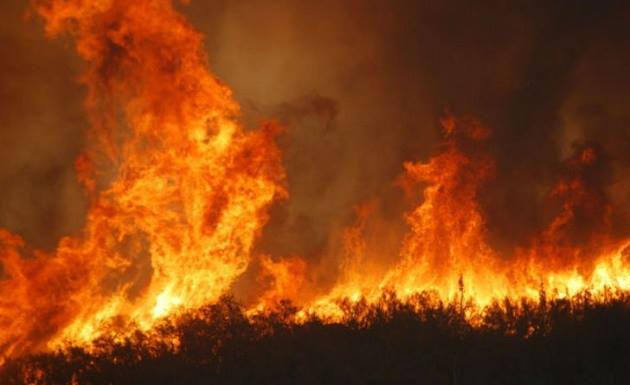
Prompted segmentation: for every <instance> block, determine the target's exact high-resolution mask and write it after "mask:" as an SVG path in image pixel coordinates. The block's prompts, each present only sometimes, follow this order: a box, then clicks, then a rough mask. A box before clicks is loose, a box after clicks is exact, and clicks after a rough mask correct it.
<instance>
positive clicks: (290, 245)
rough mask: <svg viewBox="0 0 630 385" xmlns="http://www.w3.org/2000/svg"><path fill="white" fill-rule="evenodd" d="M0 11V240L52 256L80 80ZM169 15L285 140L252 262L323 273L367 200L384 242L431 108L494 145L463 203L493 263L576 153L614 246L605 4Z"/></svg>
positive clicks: (358, 5) (236, 6)
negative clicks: (599, 168)
mask: <svg viewBox="0 0 630 385" xmlns="http://www.w3.org/2000/svg"><path fill="white" fill-rule="evenodd" d="M1 7H2V18H3V19H4V20H3V29H2V30H1V35H0V36H1V39H2V42H3V47H4V48H3V49H4V50H5V51H6V54H4V55H3V56H4V57H10V58H12V59H13V60H3V62H2V64H1V65H2V70H1V71H0V76H1V77H2V82H1V84H2V85H3V86H2V89H1V90H0V98H1V101H2V103H1V105H0V122H1V128H0V135H1V137H2V143H3V144H4V148H5V151H3V152H2V155H1V156H2V158H1V159H0V163H1V165H2V166H0V179H1V180H2V183H3V184H2V186H3V189H2V191H1V192H0V194H1V196H0V226H2V227H7V228H9V229H10V230H13V231H16V232H18V233H20V234H21V235H23V236H24V237H25V238H26V239H27V241H29V242H30V243H33V244H35V245H37V246H41V247H45V248H52V247H53V246H54V244H55V243H56V241H57V240H58V238H59V237H60V236H61V235H63V234H68V233H72V232H73V231H77V230H78V229H79V228H80V227H81V221H82V218H83V216H84V204H83V203H82V202H83V201H82V195H81V193H80V188H79V187H78V184H77V183H76V182H75V181H74V171H73V161H74V158H75V157H76V155H77V154H78V152H79V149H80V148H81V146H82V141H83V139H82V132H83V131H84V127H85V125H86V124H85V117H84V116H83V113H82V112H81V103H82V102H81V100H82V97H83V95H82V93H83V92H82V90H81V88H80V87H79V86H78V85H77V82H76V81H75V79H74V76H75V75H76V74H77V73H79V72H80V71H79V70H78V68H77V67H78V64H77V60H76V58H75V57H73V56H72V53H71V50H70V49H63V48H62V46H64V45H67V44H64V43H55V42H50V41H44V40H45V39H44V38H43V37H41V36H42V33H41V28H40V26H38V25H37V23H35V22H33V21H27V22H24V21H23V19H22V17H21V16H22V13H23V11H24V10H25V4H24V3H23V2H22V1H20V0H10V1H6V2H3V4H2V5H1ZM180 9H181V10H182V11H183V12H185V13H186V14H187V16H188V18H189V19H190V20H191V21H192V23H193V24H194V25H195V26H196V27H197V28H199V29H200V30H201V31H202V32H203V34H204V36H205V38H206V41H205V44H206V48H207V51H208V53H209V59H210V63H211V66H212V68H213V71H214V72H215V73H217V74H218V76H219V77H220V78H221V79H222V81H224V82H225V83H227V84H229V85H230V87H231V88H233V89H234V91H235V96H236V98H237V99H238V100H239V102H240V103H241V105H242V106H243V114H244V116H245V120H246V121H247V122H248V123H249V125H250V126H252V127H253V126H255V125H256V124H257V123H258V122H259V121H260V120H261V119H263V118H268V117H271V118H275V119H277V120H279V121H280V122H282V123H283V124H284V125H285V126H286V128H287V130H286V133H285V135H284V137H283V138H282V145H283V147H284V150H285V151H284V154H285V155H284V156H285V165H286V168H287V173H288V183H289V192H290V195H291V196H290V199H288V200H286V201H285V202H284V203H280V204H278V205H277V206H276V207H275V208H274V209H273V211H272V218H271V221H270V223H269V224H268V225H267V227H266V228H265V230H264V234H263V237H262V239H261V240H260V242H259V244H258V250H259V252H261V253H267V254H271V255H275V256H289V255H301V256H305V257H307V258H308V259H309V261H317V260H318V259H321V258H323V259H325V257H324V256H325V255H326V254H327V253H330V248H331V247H334V245H335V244H337V243H338V242H337V240H335V239H334V237H335V236H334V235H332V234H339V233H340V231H339V230H340V229H341V228H344V227H346V226H348V225H349V224H350V223H352V221H353V220H354V211H353V210H354V207H356V206H357V205H360V204H362V203H363V202H365V201H368V200H373V199H377V200H378V201H379V205H378V207H379V209H378V210H376V213H375V214H374V215H377V216H378V217H379V218H378V222H379V223H382V224H383V225H382V227H383V231H381V233H383V234H384V233H385V232H386V230H387V229H388V228H396V229H398V228H401V227H402V226H403V224H402V219H401V218H402V216H401V215H400V214H401V213H402V212H404V211H405V210H406V209H407V208H408V206H407V205H406V204H405V203H404V199H403V195H402V192H401V191H400V188H399V187H398V186H397V185H396V183H395V180H396V179H397V178H398V176H399V175H400V174H401V173H402V166H401V165H402V163H403V162H404V161H418V160H425V159H427V158H428V157H429V155H430V154H432V153H433V152H434V150H435V149H436V145H437V142H438V138H439V127H438V126H439V124H438V119H439V117H440V116H441V115H442V114H443V113H444V111H445V109H449V110H451V111H453V112H454V113H456V114H464V115H469V116H475V117H477V118H479V119H480V120H481V121H482V122H483V123H484V124H485V125H486V126H488V127H489V128H490V129H492V130H493V132H494V134H493V136H492V138H491V139H490V142H489V143H488V145H489V147H490V151H491V152H492V155H493V156H494V157H495V158H496V160H497V172H496V177H495V179H494V180H492V181H490V182H489V183H488V184H487V185H486V187H485V188H484V190H483V191H482V193H481V199H482V206H483V212H484V213H485V214H486V216H487V220H488V226H489V230H490V238H491V239H490V242H491V243H492V244H493V246H494V247H496V248H498V249H501V250H511V249H512V248H513V247H514V246H515V245H523V244H524V243H526V242H527V240H528V239H530V238H531V236H532V234H535V233H538V232H540V231H541V230H542V229H544V227H545V226H546V224H547V223H548V221H549V219H550V218H552V217H553V216H554V214H555V212H556V211H557V208H554V207H553V205H552V204H551V205H550V204H548V203H547V200H548V194H549V191H550V190H551V189H552V187H553V186H554V183H555V182H554V179H555V178H556V177H557V170H558V169H560V168H561V167H562V164H563V160H564V159H566V158H569V157H571V156H572V151H573V150H572V149H573V148H574V144H576V143H586V142H589V143H590V142H596V143H599V145H600V146H601V151H602V152H604V153H606V154H608V157H609V159H610V162H609V165H610V166H609V167H610V170H611V171H610V172H612V176H611V177H610V178H605V179H602V178H599V179H597V178H595V179H597V180H604V181H605V182H606V184H607V185H606V186H603V188H604V190H605V193H606V194H607V196H608V198H609V199H610V200H611V202H612V204H613V206H614V207H615V215H616V216H617V218H616V219H615V220H614V222H615V225H614V227H615V232H616V233H617V234H627V232H628V222H627V220H625V219H624V218H627V217H628V216H629V214H630V212H629V207H630V194H629V193H628V192H629V191H630V185H629V182H627V181H628V180H630V171H629V170H630V167H629V166H630V156H629V155H628V151H627V149H628V148H629V145H630V128H629V127H630V124H629V123H630V113H629V112H628V109H627V107H626V106H625V100H627V99H628V97H629V96H630V89H629V88H628V87H627V84H629V83H630V82H629V80H630V79H628V77H629V76H630V73H629V72H628V70H627V68H628V63H629V61H630V59H629V58H630V54H629V53H628V52H630V51H629V50H628V48H630V44H629V41H628V38H627V37H626V36H627V33H624V32H625V30H626V29H627V27H626V26H627V25H628V18H629V16H628V15H630V12H629V8H628V7H627V6H626V5H624V4H623V3H622V2H615V1H613V2H592V1H577V2H548V1H516V2H509V3H506V2H499V1H491V2H485V3H483V4H481V3H478V2H469V1H452V0H450V1H442V2H409V1H402V0H401V1H359V0H354V1H344V2H339V1H332V0H325V1H319V2H304V1H297V0H277V1H273V2H269V1H262V0H254V1H248V2H241V1H234V0H221V1H205V0H193V1H192V2H191V4H189V5H181V6H180ZM606 172H608V171H606ZM375 234H376V237H378V234H379V232H378V231H376V232H375ZM383 238H388V239H389V238H390V235H383ZM376 241H378V239H377V240H376ZM388 242H389V241H388ZM391 243H392V244H395V242H391ZM393 252H397V250H393Z"/></svg>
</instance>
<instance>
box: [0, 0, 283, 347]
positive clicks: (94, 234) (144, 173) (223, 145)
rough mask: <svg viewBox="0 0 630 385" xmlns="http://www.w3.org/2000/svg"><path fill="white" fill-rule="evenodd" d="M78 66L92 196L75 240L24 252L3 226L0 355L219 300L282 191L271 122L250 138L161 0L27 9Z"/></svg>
mask: <svg viewBox="0 0 630 385" xmlns="http://www.w3.org/2000/svg"><path fill="white" fill-rule="evenodd" d="M34 6H35V9H36V10H37V11H38V12H39V13H40V14H41V15H42V16H43V17H44V19H45V20H46V23H47V24H46V30H47V32H48V33H49V34H51V35H56V34H58V33H61V32H64V31H68V32H70V33H71V34H72V36H74V38H75V39H76V42H77V51H78V52H79V54H80V55H81V57H83V58H84V59H85V61H86V62H87V63H88V69H87V72H86V73H85V74H84V76H83V78H82V79H83V82H84V83H85V85H86V86H87V88H88V96H87V100H86V108H87V110H88V112H89V114H90V118H91V122H92V128H91V131H90V132H89V135H88V138H89V139H90V143H91V146H90V147H89V148H88V149H87V150H86V152H85V153H84V154H82V156H81V157H80V158H79V160H78V161H77V169H78V172H79V175H80V180H81V181H82V182H83V183H84V185H85V186H86V189H87V191H88V194H89V196H90V199H91V206H90V209H89V212H88V214H87V219H86V225H85V229H84V230H83V234H82V235H81V236H80V237H76V238H65V239H63V240H61V242H60V243H59V247H58V248H57V250H56V252H55V253H53V254H51V255H46V254H44V253H42V252H38V251H34V252H33V253H32V254H33V256H32V257H29V256H27V255H25V252H27V251H28V250H26V249H25V245H24V242H23V241H22V240H20V239H19V238H18V237H16V236H13V235H10V234H8V233H6V232H3V233H1V234H0V236H1V237H2V254H1V258H2V263H3V265H4V270H5V275H6V276H7V279H5V280H3V281H1V282H0V296H1V298H2V300H1V301H2V302H0V325H1V326H2V330H3V331H2V333H0V351H3V352H4V354H5V355H12V354H18V353H21V352H25V351H29V350H33V349H40V348H43V347H45V344H48V345H51V344H55V343H57V342H60V341H63V340H65V339H70V340H72V341H82V340H85V341H89V340H90V339H92V338H94V337H95V334H96V333H97V331H98V329H99V325H100V324H101V323H102V322H109V321H111V320H112V319H113V317H118V319H119V320H124V322H134V323H136V324H137V325H138V326H139V327H143V328H147V327H149V326H151V324H152V323H153V322H154V320H155V319H158V318H159V317H161V316H164V315H167V314H169V313H171V312H172V311H174V310H175V309H177V308H180V307H186V308H191V307H197V306H200V305H202V304H204V303H207V302H210V301H213V300H216V299H217V298H218V297H219V296H220V295H221V294H223V293H224V292H225V291H226V290H227V288H228V287H229V286H230V284H231V283H232V281H233V280H234V279H235V278H236V277H237V276H239V275H240V274H241V273H242V272H243V271H244V270H245V268H246V267H247V265H248V262H249V259H250V252H251V248H252V244H253V241H254V238H255V237H256V235H257V234H258V233H259V231H260V229H261V227H262V225H263V224H264V223H265V221H266V219H267V215H266V209H267V208H268V206H269V205H270V203H271V202H272V201H273V200H274V199H276V198H278V197H282V196H284V195H285V191H284V189H283V186H282V180H283V176H284V174H283V169H282V167H281V161H280V153H279V151H278V149H277V148H276V146H275V145H274V143H273V137H274V133H275V132H276V131H277V129H275V128H274V127H273V125H266V126H265V127H263V128H262V129H261V130H258V131H256V132H251V133H246V132H244V131H243V129H242V128H241V127H240V126H239V124H238V121H237V116H238V105H237V104H236V103H235V102H234V100H233V99H232V95H231V92H230V90H229V89H228V88H227V87H225V86H224V85H222V84H221V83H220V82H219V81H218V80H217V79H216V78H215V77H214V76H213V75H212V74H211V73H210V71H209V70H208V65H207V63H206V58H205V56H204V54H203V52H202V37H201V35H200V34H199V33H198V32H196V31H195V30H194V29H193V28H192V27H191V26H190V25H189V24H188V23H187V22H186V21H185V20H184V19H183V18H182V17H181V16H180V15H179V14H177V13H176V12H175V10H174V9H173V7H172V5H171V2H170V1H166V0H139V1H127V0H103V1H83V0H72V1H66V0H63V1H62V0H53V1H41V2H37V3H35V5H34Z"/></svg>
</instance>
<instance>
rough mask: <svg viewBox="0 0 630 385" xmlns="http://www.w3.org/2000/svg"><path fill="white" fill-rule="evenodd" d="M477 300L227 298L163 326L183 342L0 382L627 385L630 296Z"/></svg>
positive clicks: (46, 363)
mask: <svg viewBox="0 0 630 385" xmlns="http://www.w3.org/2000/svg"><path fill="white" fill-rule="evenodd" d="M469 307H470V304H463V303H461V302H457V301H454V302H453V303H451V304H445V303H442V302H440V301H437V300H435V299H434V298H432V297H431V296H430V295H419V296H417V297H415V298H413V299H412V300H410V301H409V302H408V303H401V302H400V301H398V300H397V299H395V298H394V297H393V296H392V295H385V296H384V297H383V298H382V300H381V301H380V303H379V304H377V305H373V306H367V305H365V304H361V303H360V304H357V305H346V306H345V314H346V320H345V321H344V322H342V323H327V322H323V321H322V320H320V319H317V318H312V319H310V320H309V321H307V322H305V323H301V324H295V323H293V322H291V321H290V320H291V319H292V317H293V314H295V310H296V309H295V308H294V307H292V306H291V305H290V304H287V303H283V304H281V305H279V306H278V308H277V309H276V310H275V311H274V312H270V313H268V314H266V315H264V316H257V317H253V318H248V317H246V316H245V315H244V314H243V311H242V309H241V307H239V305H238V304H237V303H235V302H234V301H233V300H232V299H230V298H225V299H223V300H222V301H221V302H219V303H218V304H216V305H212V306H208V307H205V308H203V309H200V310H198V311H197V312H194V313H191V314H188V315H186V316H184V317H181V318H179V319H177V320H171V321H170V322H168V323H164V324H163V325H161V326H160V327H159V328H158V330H157V331H155V332H154V333H155V334H154V336H155V335H158V336H162V337H166V338H168V337H170V336H177V337H179V340H180V341H181V346H180V349H173V348H170V347H169V345H168V344H167V343H156V342H152V341H155V339H154V337H153V339H152V338H151V337H150V336H147V335H144V334H140V333H137V334H136V335H134V336H133V337H130V338H127V339H126V340H125V341H124V342H120V343H114V342H112V340H108V339H102V340H99V341H97V342H96V344H95V351H94V352H92V353H88V352H86V351H85V350H82V349H79V348H72V349H69V350H68V351H65V352H58V353H54V354H52V353H51V354H42V355H34V356H29V357H23V358H21V359H17V360H13V361H10V362H8V363H7V364H6V365H5V366H4V368H2V370H1V372H0V383H1V384H3V385H4V384H25V383H32V384H81V385H101V384H102V385H105V384H130V385H142V384H151V385H154V384H155V385H157V384H177V385H194V384H227V385H238V384H248V385H252V384H270V385H280V384H290V385H308V384H344V385H349V384H462V385H464V384H471V385H472V384H483V385H491V384H510V385H519V384H528V385H529V384H567V385H569V384H596V385H605V384H615V385H616V384H630V327H629V326H630V295H628V294H625V293H622V294H619V293H617V294H613V293H611V295H610V296H608V297H605V298H598V300H597V301H594V300H593V298H592V297H591V296H590V295H589V294H588V293H583V294H582V295H580V296H578V297H575V298H573V299H571V300H561V299H553V300H551V299H546V295H545V294H544V293H541V300H540V301H539V302H528V301H521V302H519V303H514V302H509V301H505V302H503V303H501V304H495V305H494V306H492V307H490V308H488V309H486V310H485V312H483V313H482V314H481V315H480V316H478V317H477V318H476V319H475V321H473V323H474V324H475V325H476V326H474V327H473V326H472V325H471V322H466V321H464V320H463V318H462V314H463V313H464V312H465V311H467V310H469Z"/></svg>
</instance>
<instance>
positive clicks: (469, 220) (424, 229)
mask: <svg viewBox="0 0 630 385" xmlns="http://www.w3.org/2000/svg"><path fill="white" fill-rule="evenodd" d="M441 123H442V128H443V133H444V137H445V139H444V142H443V143H442V147H441V151H440V152H439V153H438V154H436V155H435V156H433V157H432V158H431V159H429V161H427V162H425V163H422V162H420V163H406V164H405V173H404V175H403V177H402V185H403V187H404V188H405V189H406V190H407V192H408V195H410V196H412V197H416V195H420V196H419V197H417V198H420V201H421V202H420V203H419V204H418V205H417V206H416V207H415V208H413V209H412V210H411V211H410V212H408V213H407V215H406V220H407V224H408V226H409V232H408V234H407V235H406V237H405V239H404V241H403V244H402V247H401V250H400V259H399V262H398V263H397V264H395V265H394V266H393V267H391V268H389V269H386V270H385V271H383V272H381V274H380V278H379V279H375V278H374V274H373V273H372V272H368V271H366V269H365V268H364V266H362V264H360V263H359V264H357V263H356V261H357V260H362V257H361V256H362V255H363V253H364V252H365V240H364V239H363V238H362V236H363V234H362V229H363V227H364V226H365V222H366V220H367V219H366V214H365V212H360V213H359V216H358V218H359V219H358V226H357V225H356V224H355V226H354V227H352V228H350V229H349V230H347V232H348V233H349V234H351V235H352V236H351V237H350V238H349V239H348V242H347V245H348V249H349V250H351V251H352V252H351V253H350V254H349V255H346V256H345V258H346V260H347V261H349V263H346V264H345V270H344V272H343V273H342V278H341V280H340V282H339V283H338V284H337V285H335V286H334V288H333V289H332V290H331V291H330V292H328V293H325V294H323V295H321V296H320V297H318V298H317V299H315V300H314V301H311V302H310V303H308V304H307V305H306V307H307V309H309V311H311V312H314V313H317V314H323V315H325V316H327V317H330V318H332V319H339V317H341V316H342V314H343V312H342V309H341V308H340V307H339V304H340V300H341V299H346V300H350V301H352V302H358V301H359V300H367V302H368V303H376V302H377V301H378V300H379V298H380V297H381V296H382V295H383V293H384V292H385V291H387V290H389V291H390V292H393V293H394V294H395V295H397V296H398V297H400V298H403V299H404V298H409V297H411V296H413V295H415V294H418V293H421V292H432V293H435V294H437V296H438V298H442V299H445V300H448V299H457V298H458V297H460V298H461V299H463V298H462V297H466V298H468V299H472V300H473V301H474V302H475V304H476V305H478V306H481V307H482V308H483V307H485V306H487V305H490V304H491V303H493V302H494V301H496V300H500V299H502V298H506V297H507V298H511V299H520V298H528V299H532V300H537V299H538V296H539V295H540V291H541V289H543V290H545V291H548V292H551V293H553V294H554V295H555V296H557V297H559V298H564V297H573V296H575V295H578V294H579V293H582V292H584V291H589V292H590V293H591V294H593V295H594V296H595V297H597V296H600V295H605V294H606V293H608V292H610V291H615V290H619V291H627V290H629V289H630V265H629V262H630V259H629V256H630V239H628V238H622V239H615V238H614V237H612V236H611V235H610V234H611V214H612V206H611V205H610V203H608V201H607V200H606V197H605V192H604V191H603V190H602V188H601V187H600V186H601V184H599V183H596V184H592V183H589V180H588V179H589V178H590V179H592V178H593V174H594V170H593V169H594V168H596V167H598V166H599V165H598V163H597V162H598V159H599V158H600V155H599V154H598V150H597V149H596V148H594V147H590V146H585V147H583V148H580V149H578V151H577V152H576V154H575V156H573V157H572V158H570V159H568V160H567V161H565V164H564V168H565V172H564V176H562V177H561V178H560V180H559V181H558V182H557V184H556V185H555V187H554V188H553V189H552V191H551V192H550V194H549V195H550V198H552V199H555V200H558V201H560V210H559V212H558V214H557V215H556V216H555V217H554V218H553V219H552V220H551V222H550V223H549V225H548V226H547V227H546V228H545V229H543V230H542V231H541V233H540V234H539V236H538V237H536V238H535V239H533V240H532V241H531V245H530V246H529V247H527V248H518V249H517V250H515V251H514V253H513V255H502V254H500V253H499V252H498V251H496V250H494V249H493V248H492V247H491V246H490V245H489V243H488V242H487V237H488V235H487V227H486V219H485V217H484V215H483V212H482V209H481V207H480V205H479V203H478V198H479V194H480V188H481V187H482V185H483V183H484V182H486V181H487V180H488V179H490V178H491V177H492V176H493V174H494V162H493V161H492V159H491V158H490V157H488V156H487V155H486V154H485V152H484V151H483V149H482V147H483V146H482V144H483V142H484V141H485V140H486V139H487V138H488V137H489V136H490V131H489V130H487V129H485V128H484V127H483V126H482V125H481V124H480V123H479V122H478V121H476V120H474V119H470V118H455V117H453V116H447V117H446V118H444V119H443V120H442V122H441ZM419 185H420V186H421V188H420V189H418V188H417V186H419ZM418 190H419V192H420V194H418ZM581 227H585V228H581ZM576 239H579V241H576Z"/></svg>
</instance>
